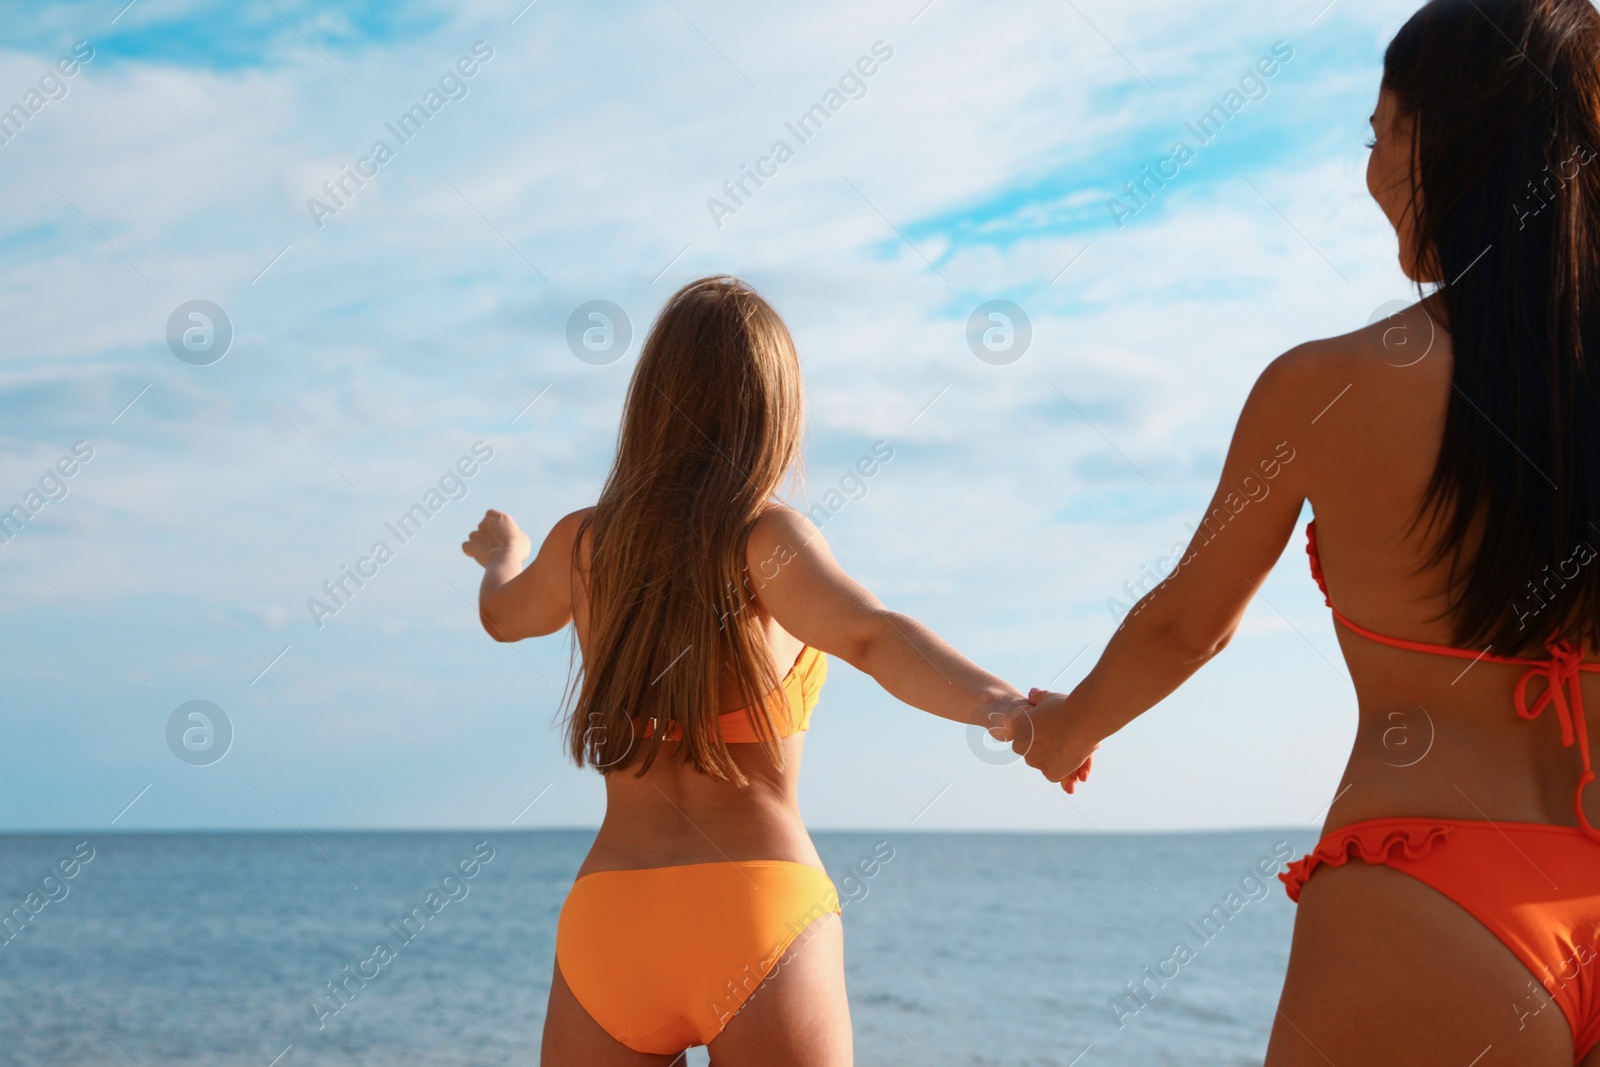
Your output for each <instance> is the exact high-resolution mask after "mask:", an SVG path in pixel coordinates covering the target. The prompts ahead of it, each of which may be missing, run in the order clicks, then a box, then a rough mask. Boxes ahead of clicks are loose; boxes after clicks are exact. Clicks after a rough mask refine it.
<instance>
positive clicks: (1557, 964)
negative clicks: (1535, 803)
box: [1278, 819, 1600, 1063]
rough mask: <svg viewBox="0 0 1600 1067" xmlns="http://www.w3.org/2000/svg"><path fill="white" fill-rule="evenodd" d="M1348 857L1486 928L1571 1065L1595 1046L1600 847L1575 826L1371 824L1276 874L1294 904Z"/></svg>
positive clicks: (1333, 838) (1355, 827) (1329, 840)
mask: <svg viewBox="0 0 1600 1067" xmlns="http://www.w3.org/2000/svg"><path fill="white" fill-rule="evenodd" d="M1351 859H1359V860H1361V861H1362V862H1363V863H1370V864H1382V865H1384V866H1387V867H1393V868H1394V869H1395V870H1398V871H1402V872H1404V873H1405V874H1408V875H1410V876H1411V877H1412V878H1415V879H1416V880H1417V881H1419V882H1421V883H1423V884H1424V885H1427V886H1431V887H1432V888H1434V889H1436V890H1438V891H1439V892H1440V893H1443V894H1444V895H1445V896H1446V897H1449V898H1450V899H1451V900H1452V901H1454V902H1455V903H1457V904H1459V905H1460V906H1461V907H1462V908H1464V909H1465V910H1466V911H1467V912H1469V913H1470V914H1471V915H1472V916H1473V918H1475V919H1477V920H1478V921H1479V922H1480V923H1482V924H1483V925H1484V926H1485V927H1487V928H1488V930H1489V932H1490V933H1492V934H1494V936H1495V937H1497V938H1499V940H1500V942H1501V943H1502V944H1503V945H1505V946H1506V948H1508V949H1510V950H1511V951H1512V952H1513V953H1514V954H1515V955H1516V957H1517V958H1518V959H1519V960H1521V961H1522V963H1523V965H1524V966H1526V967H1527V968H1528V970H1529V971H1531V972H1532V973H1533V975H1534V977H1535V978H1537V979H1538V980H1539V982H1540V983H1541V984H1542V985H1543V986H1544V988H1545V990H1546V991H1547V992H1548V993H1549V995H1550V999H1552V1000H1554V1001H1555V1002H1556V1004H1557V1005H1558V1006H1559V1007H1560V1008H1561V1014H1562V1015H1564V1016H1566V1020H1567V1024H1568V1025H1569V1026H1570V1027H1571V1028H1572V1045H1573V1053H1574V1054H1573V1062H1574V1063H1576V1062H1578V1061H1580V1060H1582V1059H1583V1058H1584V1057H1585V1056H1586V1055H1588V1054H1589V1051H1590V1050H1591V1049H1593V1048H1594V1047H1595V1046H1596V1045H1597V1044H1600V847H1597V846H1596V845H1595V843H1594V842H1593V841H1591V840H1589V839H1588V838H1587V837H1585V836H1584V833H1583V831H1582V830H1580V829H1578V828H1577V827H1569V826H1547V825H1544V824H1542V823H1517V822H1513V823H1505V822H1502V823H1490V822H1475V821H1456V820H1451V819H1372V820H1369V821H1367V822H1358V823H1352V824H1351V825H1349V826H1344V827H1340V828H1339V829H1337V830H1334V831H1332V832H1330V833H1329V834H1328V835H1327V836H1325V837H1324V838H1323V839H1322V840H1321V841H1320V842H1318V844H1317V847H1316V848H1315V849H1313V850H1312V851H1311V852H1309V853H1307V854H1306V855H1305V856H1303V857H1301V858H1300V859H1298V860H1296V861H1295V862H1294V863H1291V864H1290V865H1289V869H1288V871H1286V872H1285V873H1283V874H1280V875H1279V876H1278V877H1279V878H1280V879H1282V881H1283V884H1284V886H1285V888H1287V889H1288V891H1289V898H1290V899H1291V900H1294V901H1299V899H1300V889H1301V887H1302V886H1304V885H1305V884H1306V880H1307V879H1308V878H1310V877H1311V875H1312V874H1313V873H1314V872H1315V871H1316V869H1317V868H1318V867H1320V866H1322V865H1323V864H1328V865H1329V866H1333V867H1342V866H1344V865H1345V864H1346V863H1347V862H1349V861H1350V860H1351ZM1536 1010H1537V1009H1536V1008H1530V1009H1529V1013H1530V1014H1531V1013H1532V1012H1533V1011H1536Z"/></svg>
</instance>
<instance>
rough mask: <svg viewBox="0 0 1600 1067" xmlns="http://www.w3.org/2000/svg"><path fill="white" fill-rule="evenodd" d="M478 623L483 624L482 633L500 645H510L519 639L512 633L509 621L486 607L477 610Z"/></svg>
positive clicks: (482, 606)
mask: <svg viewBox="0 0 1600 1067" xmlns="http://www.w3.org/2000/svg"><path fill="white" fill-rule="evenodd" d="M478 621H479V622H480V623H482V624H483V632H484V633H486V634H488V635H489V636H490V637H492V638H494V639H495V640H496V641H499V642H501V643H502V644H511V643H512V642H514V641H518V640H520V639H521V638H520V635H518V634H516V633H514V632H513V630H512V627H511V624H510V623H509V621H508V620H506V619H505V618H504V617H503V615H502V614H500V613H497V612H495V611H494V610H493V609H492V608H490V607H489V606H488V605H481V606H480V607H479V608H478Z"/></svg>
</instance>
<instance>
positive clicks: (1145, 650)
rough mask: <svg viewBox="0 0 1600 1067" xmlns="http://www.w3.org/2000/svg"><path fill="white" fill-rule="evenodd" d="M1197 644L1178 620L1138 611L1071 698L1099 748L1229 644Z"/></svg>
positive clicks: (1078, 716)
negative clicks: (1104, 741) (1101, 742)
mask: <svg viewBox="0 0 1600 1067" xmlns="http://www.w3.org/2000/svg"><path fill="white" fill-rule="evenodd" d="M1228 636H1231V635H1225V636H1223V637H1221V638H1220V639H1219V640H1216V641H1197V640H1195V639H1194V637H1193V636H1192V635H1189V634H1186V633H1184V631H1183V629H1182V627H1181V626H1180V625H1179V624H1178V623H1177V622H1176V621H1174V620H1169V619H1165V618H1163V617H1161V616H1160V615H1157V614H1155V613H1153V612H1152V613H1146V612H1141V611H1139V609H1138V608H1135V609H1134V611H1133V612H1132V613H1130V614H1129V615H1128V617H1127V618H1126V619H1125V620H1124V622H1123V624H1122V626H1120V627H1119V628H1118V629H1117V632H1116V633H1115V634H1113V635H1112V637H1111V641H1110V642H1109V643H1108V644H1107V645H1106V649H1105V651H1104V652H1103V653H1101V655H1100V660H1099V662H1098V663H1096V664H1095V667H1094V670H1092V671H1090V672H1089V674H1088V676H1087V677H1086V678H1084V680H1083V681H1082V682H1081V683H1080V684H1079V685H1078V686H1077V687H1076V688H1075V689H1074V690H1073V691H1072V695H1071V697H1070V698H1069V699H1070V702H1071V704H1073V705H1074V707H1073V714H1074V717H1075V718H1080V719H1081V722H1082V724H1083V728H1084V729H1085V730H1088V731H1089V732H1091V733H1092V734H1093V735H1094V737H1093V739H1094V741H1095V743H1099V742H1100V741H1102V740H1104V739H1105V738H1107V737H1109V736H1111V735H1112V734H1114V733H1116V732H1117V731H1118V730H1120V729H1122V728H1123V727H1124V726H1126V725H1128V723H1130V722H1132V721H1133V720H1134V719H1136V718H1138V717H1139V716H1140V715H1143V714H1144V713H1145V712H1146V711H1149V710H1150V709H1151V708H1153V707H1155V706H1156V705H1157V704H1159V703H1161V701H1163V700H1165V699H1166V698H1167V697H1168V696H1170V695H1172V693H1173V691H1174V690H1176V689H1177V688H1178V687H1179V686H1180V685H1182V684H1183V683H1184V682H1186V681H1188V680H1189V678H1190V677H1191V676H1192V675H1193V674H1194V673H1195V672H1196V671H1198V670H1199V669H1200V668H1201V667H1203V666H1205V665H1206V664H1207V663H1209V662H1210V661H1211V659H1212V658H1213V657H1215V656H1216V654H1217V653H1218V652H1221V651H1222V649H1223V648H1224V647H1225V646H1226V645H1227V643H1228Z"/></svg>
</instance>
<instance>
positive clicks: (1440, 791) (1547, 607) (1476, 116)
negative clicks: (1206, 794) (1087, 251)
mask: <svg viewBox="0 0 1600 1067" xmlns="http://www.w3.org/2000/svg"><path fill="white" fill-rule="evenodd" d="M1373 129H1374V131H1375V133H1376V139H1375V141H1374V142H1373V145H1372V149H1373V151H1372V159H1371V165H1370V168H1369V170H1368V177H1367V184H1368V188H1369V189H1370V190H1371V192H1372V195H1373V197H1374V198H1375V199H1376V200H1377V202H1378V205H1379V206H1380V207H1381V208H1382V209H1383V212H1384V214H1385V215H1386V216H1387V217H1388V219H1389V221H1390V222H1391V223H1392V224H1393V225H1394V228H1395V230H1396V232H1397V234H1398V236H1399V241H1400V261H1401V265H1402V266H1403V268H1404V269H1405V271H1406V273H1407V275H1408V276H1409V277H1410V278H1411V279H1412V280H1413V281H1415V282H1416V283H1417V284H1418V286H1419V289H1422V290H1423V291H1424V292H1427V290H1428V289H1430V288H1431V290H1432V292H1431V294H1430V295H1426V296H1425V298H1424V299H1423V300H1422V302H1421V303H1419V304H1417V305H1416V306H1414V307H1412V308H1410V309H1408V310H1407V311H1405V312H1403V313H1401V314H1400V315H1399V316H1397V317H1395V318H1392V319H1391V320H1389V321H1387V322H1382V323H1379V324H1377V325H1374V326H1372V327H1369V328H1368V329H1365V330H1362V331H1359V332H1357V333H1354V334H1351V335H1349V336H1346V337H1340V338H1336V339H1334V340H1329V341H1319V342H1315V343H1312V344H1308V345H1304V346H1302V347H1300V348H1297V349H1295V350H1293V351H1291V352H1289V353H1288V354H1286V355H1284V356H1283V357H1281V358H1280V359H1278V360H1277V361H1275V362H1274V363H1273V364H1272V365H1271V366H1270V367H1269V368H1268V369H1267V370H1266V372H1265V373H1264V374H1262V376H1261V378H1260V380H1259V381H1258V382H1257V383H1256V386H1255V388H1254V390H1253V391H1252V392H1251V394H1250V397H1249V399H1248V401H1247V402H1246V404H1245V407H1244V411H1243V413H1242V414H1241V416H1240V418H1239V424H1238V428H1237V430H1236V432H1235V435H1234V439H1233V443H1232V446H1231V449H1230V451H1229V454H1228V458H1227V461H1226V464H1225V466H1224V468H1223V474H1222V481H1221V485H1220V486H1219V487H1218V489H1217V493H1216V496H1215V497H1214V498H1213V500H1212V503H1211V506H1210V507H1209V508H1208V511H1207V518H1206V520H1205V522H1204V523H1202V526H1201V528H1200V530H1199V532H1198V533H1197V535H1196V537H1195V539H1194V540H1193V542H1192V543H1191V544H1190V546H1189V549H1188V551H1187V552H1186V554H1185V555H1184V557H1183V559H1182V561H1181V562H1180V563H1179V565H1178V567H1177V568H1176V570H1175V571H1174V572H1173V573H1172V575H1171V576H1170V577H1168V578H1167V579H1166V580H1165V581H1164V582H1162V583H1161V584H1160V585H1159V586H1157V587H1156V588H1155V589H1154V590H1152V591H1151V592H1150V594H1149V595H1147V596H1146V597H1145V598H1144V599H1143V600H1142V601H1141V602H1140V603H1139V604H1138V606H1137V607H1136V608H1135V609H1134V610H1133V611H1132V612H1131V613H1130V614H1129V615H1128V617H1127V619H1126V620H1125V622H1124V624H1123V625H1122V626H1121V627H1120V628H1119V630H1118V632H1117V633H1116V635H1115V636H1114V637H1113V638H1112V640H1111V642H1110V643H1109V645H1108V646H1107V648H1106V650H1105V652H1104V654H1103V655H1102V656H1101V659H1100V661H1099V663H1098V664H1097V665H1096V666H1095V668H1094V670H1093V671H1092V672H1091V673H1090V674H1089V676H1088V677H1087V678H1086V679H1085V680H1084V681H1083V683H1082V684H1081V685H1079V686H1078V687H1077V688H1076V689H1075V690H1074V691H1073V692H1072V693H1071V694H1069V695H1061V694H1055V693H1045V692H1043V691H1039V690H1036V691H1035V692H1034V693H1033V694H1031V699H1032V700H1033V701H1034V703H1035V704H1036V705H1037V706H1036V707H1035V708H1034V709H1033V711H1032V712H1031V713H1030V714H1029V715H1028V716H1026V717H1025V718H1024V720H1022V721H1021V722H1019V723H1018V724H1017V726H1018V729H1017V731H1016V734H1017V736H1016V740H1015V744H1016V747H1017V749H1018V751H1020V752H1023V753H1024V754H1025V755H1026V757H1027V759H1028V762H1029V763H1031V764H1033V765H1034V766H1036V767H1039V768H1040V769H1041V770H1043V771H1044V773H1045V775H1046V776H1047V777H1049V778H1050V779H1051V780H1053V781H1061V780H1063V779H1068V778H1069V776H1072V775H1073V774H1074V771H1075V770H1076V769H1077V768H1079V767H1080V766H1081V765H1082V764H1083V763H1084V762H1085V760H1086V759H1087V758H1088V757H1089V755H1090V754H1091V753H1092V752H1094V750H1095V748H1096V747H1097V746H1098V745H1099V743H1100V742H1101V740H1102V739H1104V738H1105V737H1107V736H1109V735H1110V734H1112V733H1114V732H1115V731H1117V730H1119V729H1121V728H1122V727H1123V726H1124V725H1126V724H1127V723H1128V722H1130V721H1131V720H1132V719H1134V718H1135V717H1136V716H1138V715H1140V714H1142V713H1143V712H1145V711H1146V710H1147V709H1149V708H1150V707H1151V706H1153V705H1154V704H1156V703H1157V702H1158V701H1160V700H1161V699H1163V698H1164V697H1166V696H1167V695H1168V694H1169V693H1171V692H1172V691H1173V690H1174V689H1176V688H1177V687H1178V686H1179V685H1180V684H1181V683H1182V682H1183V681H1184V680H1185V679H1187V678H1188V677H1189V676H1190V675H1191V674H1193V673H1194V672H1195V671H1196V670H1197V669H1198V668H1199V667H1200V666H1201V665H1203V664H1204V663H1205V662H1207V661H1208V660H1210V659H1211V658H1212V657H1213V656H1215V655H1216V654H1217V653H1218V652H1220V651H1221V650H1222V648H1223V646H1224V645H1226V644H1227V642H1228V639H1229V638H1230V636H1231V635H1232V634H1233V632H1234V630H1235V629H1236V627H1237V626H1238V623H1239V620H1240V618H1241V616H1242V615H1243V613H1244V610H1245V607H1246V605H1248V604H1249V602H1250V599H1251V597H1252V596H1253V595H1254V594H1255V592H1256V590H1257V588H1258V587H1259V586H1260V584H1261V582H1262V581H1263V580H1264V579H1265V578H1266V576H1267V573H1268V571H1270V570H1271V569H1272V567H1273V565H1274V563H1276V561H1277V560H1278V558H1279V556H1280V555H1281V554H1282V552H1283V549H1284V546H1285V544H1286V542H1287V541H1288V540H1289V538H1290V536H1291V535H1292V534H1293V532H1294V529H1295V525H1296V523H1297V521H1298V517H1299V514H1300V511H1301V507H1302V505H1303V503H1305V502H1306V501H1309V502H1310V504H1311V506H1312V509H1313V511H1314V512H1315V514H1316V522H1315V523H1314V524H1313V528H1308V530H1307V533H1308V535H1310V538H1309V539H1310V544H1309V551H1310V554H1311V565H1312V570H1313V573H1314V574H1315V575H1316V578H1317V580H1318V582H1319V583H1320V584H1322V587H1323V590H1324V593H1325V594H1326V595H1327V596H1328V598H1329V606H1330V607H1331V608H1333V614H1334V618H1335V620H1336V621H1337V624H1338V625H1337V631H1338V635H1339V642H1340V646H1341V648H1342V650H1343V652H1344V655H1345V660H1346V662H1347V663H1348V665H1349V668H1350V675H1351V679H1352V681H1353V683H1354V685H1355V690H1356V695H1357V698H1358V701H1359V724H1358V728H1357V733H1356V741H1355V747H1354V751H1353V752H1352V754H1351V756H1350V761H1349V764H1348V766H1347V768H1346V771H1345V775H1344V778H1343V780H1342V782H1341V783H1340V788H1339V790H1338V792H1337V794H1336V795H1335V797H1334V800H1333V803H1332V806H1331V808H1330V809H1329V812H1328V817H1327V822H1326V825H1325V828H1324V830H1325V835H1324V837H1323V839H1322V841H1321V843H1320V844H1318V845H1317V847H1316V848H1315V849H1314V850H1313V851H1312V852H1311V853H1310V854H1309V855H1307V856H1305V857H1304V858H1303V859H1301V860H1299V861H1297V862H1296V863H1294V864H1292V865H1291V867H1290V870H1289V871H1288V872H1287V873H1286V874H1284V875H1282V878H1283V880H1284V882H1285V884H1286V886H1287V888H1288V891H1289V895H1290V896H1291V897H1293V898H1295V899H1297V900H1298V901H1299V911H1298V914H1297V918H1296V923H1295V934H1294V944H1293V948H1292V951H1291V955H1290V961H1289V972H1288V978H1287V981H1286V983H1285V985H1284V989H1283V995H1282V999H1281V1001H1280V1003H1279V1009H1278V1014H1277V1019H1276V1024H1275V1026H1274V1029H1273V1033H1272V1040H1271V1044H1270V1047H1269V1049H1268V1054H1267V1063H1268V1065H1269V1067H1289V1065H1300V1064H1318V1065H1325V1064H1328V1063H1333V1064H1337V1065H1339V1067H1345V1065H1347V1064H1361V1065H1373V1064H1379V1065H1382V1064H1396V1065H1398V1064H1404V1065H1407V1067H1417V1065H1425V1064H1440V1065H1450V1067H1466V1065H1468V1064H1482V1065H1484V1067H1488V1065H1491V1064H1501V1063H1506V1064H1509V1063H1516V1064H1536V1065H1542V1064H1550V1065H1555V1064H1572V1063H1580V1062H1581V1063H1582V1064H1584V1065H1585V1067H1600V1048H1597V1045H1600V830H1596V828H1595V824H1596V823H1600V789H1586V787H1587V786H1589V784H1590V783H1591V782H1592V781H1593V779H1594V776H1595V775H1594V770H1593V765H1592V758H1591V755H1590V753H1591V750H1592V749H1593V748H1594V747H1596V746H1597V745H1600V730H1597V728H1596V724H1591V723H1589V722H1587V721H1586V719H1585V715H1584V709H1585V706H1586V704H1589V705H1592V704H1593V703H1594V701H1595V700H1596V698H1597V697H1600V685H1597V682H1600V659H1597V653H1600V564H1597V563H1596V562H1595V560H1596V546H1600V392H1597V384H1600V383H1597V380H1596V375H1597V374H1600V166H1595V165H1593V163H1594V155H1595V152H1596V150H1597V148H1600V14H1597V12H1596V10H1595V8H1594V6H1593V5H1592V4H1591V3H1590V2H1589V0H1433V2H1432V3H1429V4H1427V5H1426V6H1425V7H1423V8H1422V10H1420V11H1419V12H1417V14H1416V15H1415V16H1414V17H1413V18H1412V19H1411V20H1410V21H1409V22H1408V23H1406V25H1405V27H1404V28H1403V29H1402V30H1401V31H1400V33H1399V35H1398V36H1397V37H1396V38H1395V40H1394V42H1393V43H1392V44H1391V45H1390V47H1389V50H1388V53H1387V55H1386V57H1385V62H1384V78H1383V85H1382V91H1381V94H1380V98H1379V102H1378V108H1377V114H1376V115H1375V116H1374V117H1373ZM1268 478H1271V479H1272V484H1271V487H1270V488H1271V491H1270V492H1265V491H1264V490H1265V488H1266V486H1265V479H1268ZM1246 503H1248V506H1245V505H1246ZM1286 710H1287V709H1286ZM1030 724H1031V729H1029V728H1028V726H1029V725H1030ZM1401 740H1405V741H1406V742H1407V744H1406V746H1405V747H1404V748H1403V749H1402V748H1401V747H1399V745H1398V742H1399V741H1401Z"/></svg>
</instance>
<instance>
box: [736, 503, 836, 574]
mask: <svg viewBox="0 0 1600 1067" xmlns="http://www.w3.org/2000/svg"><path fill="white" fill-rule="evenodd" d="M807 546H811V547H813V548H817V549H820V550H823V551H826V549H827V542H825V541H824V540H823V539H822V531H820V530H818V529H817V527H816V525H815V524H813V523H812V521H811V520H810V519H809V518H807V517H806V515H805V513H804V512H801V511H796V510H795V509H794V508H791V507H789V506H788V505H787V504H776V503H775V504H773V505H771V506H770V507H768V508H767V510H766V511H764V512H762V513H761V515H760V517H759V518H757V519H756V521H755V524H754V525H753V526H751V527H750V538H749V540H748V541H747V542H746V543H745V557H746V560H747V561H748V562H749V564H750V565H751V566H752V567H756V566H759V565H760V564H761V563H763V562H765V561H767V560H770V559H774V558H776V557H780V556H783V557H788V558H793V557H794V556H797V555H799V554H800V552H801V550H802V549H804V548H806V547H807Z"/></svg>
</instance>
